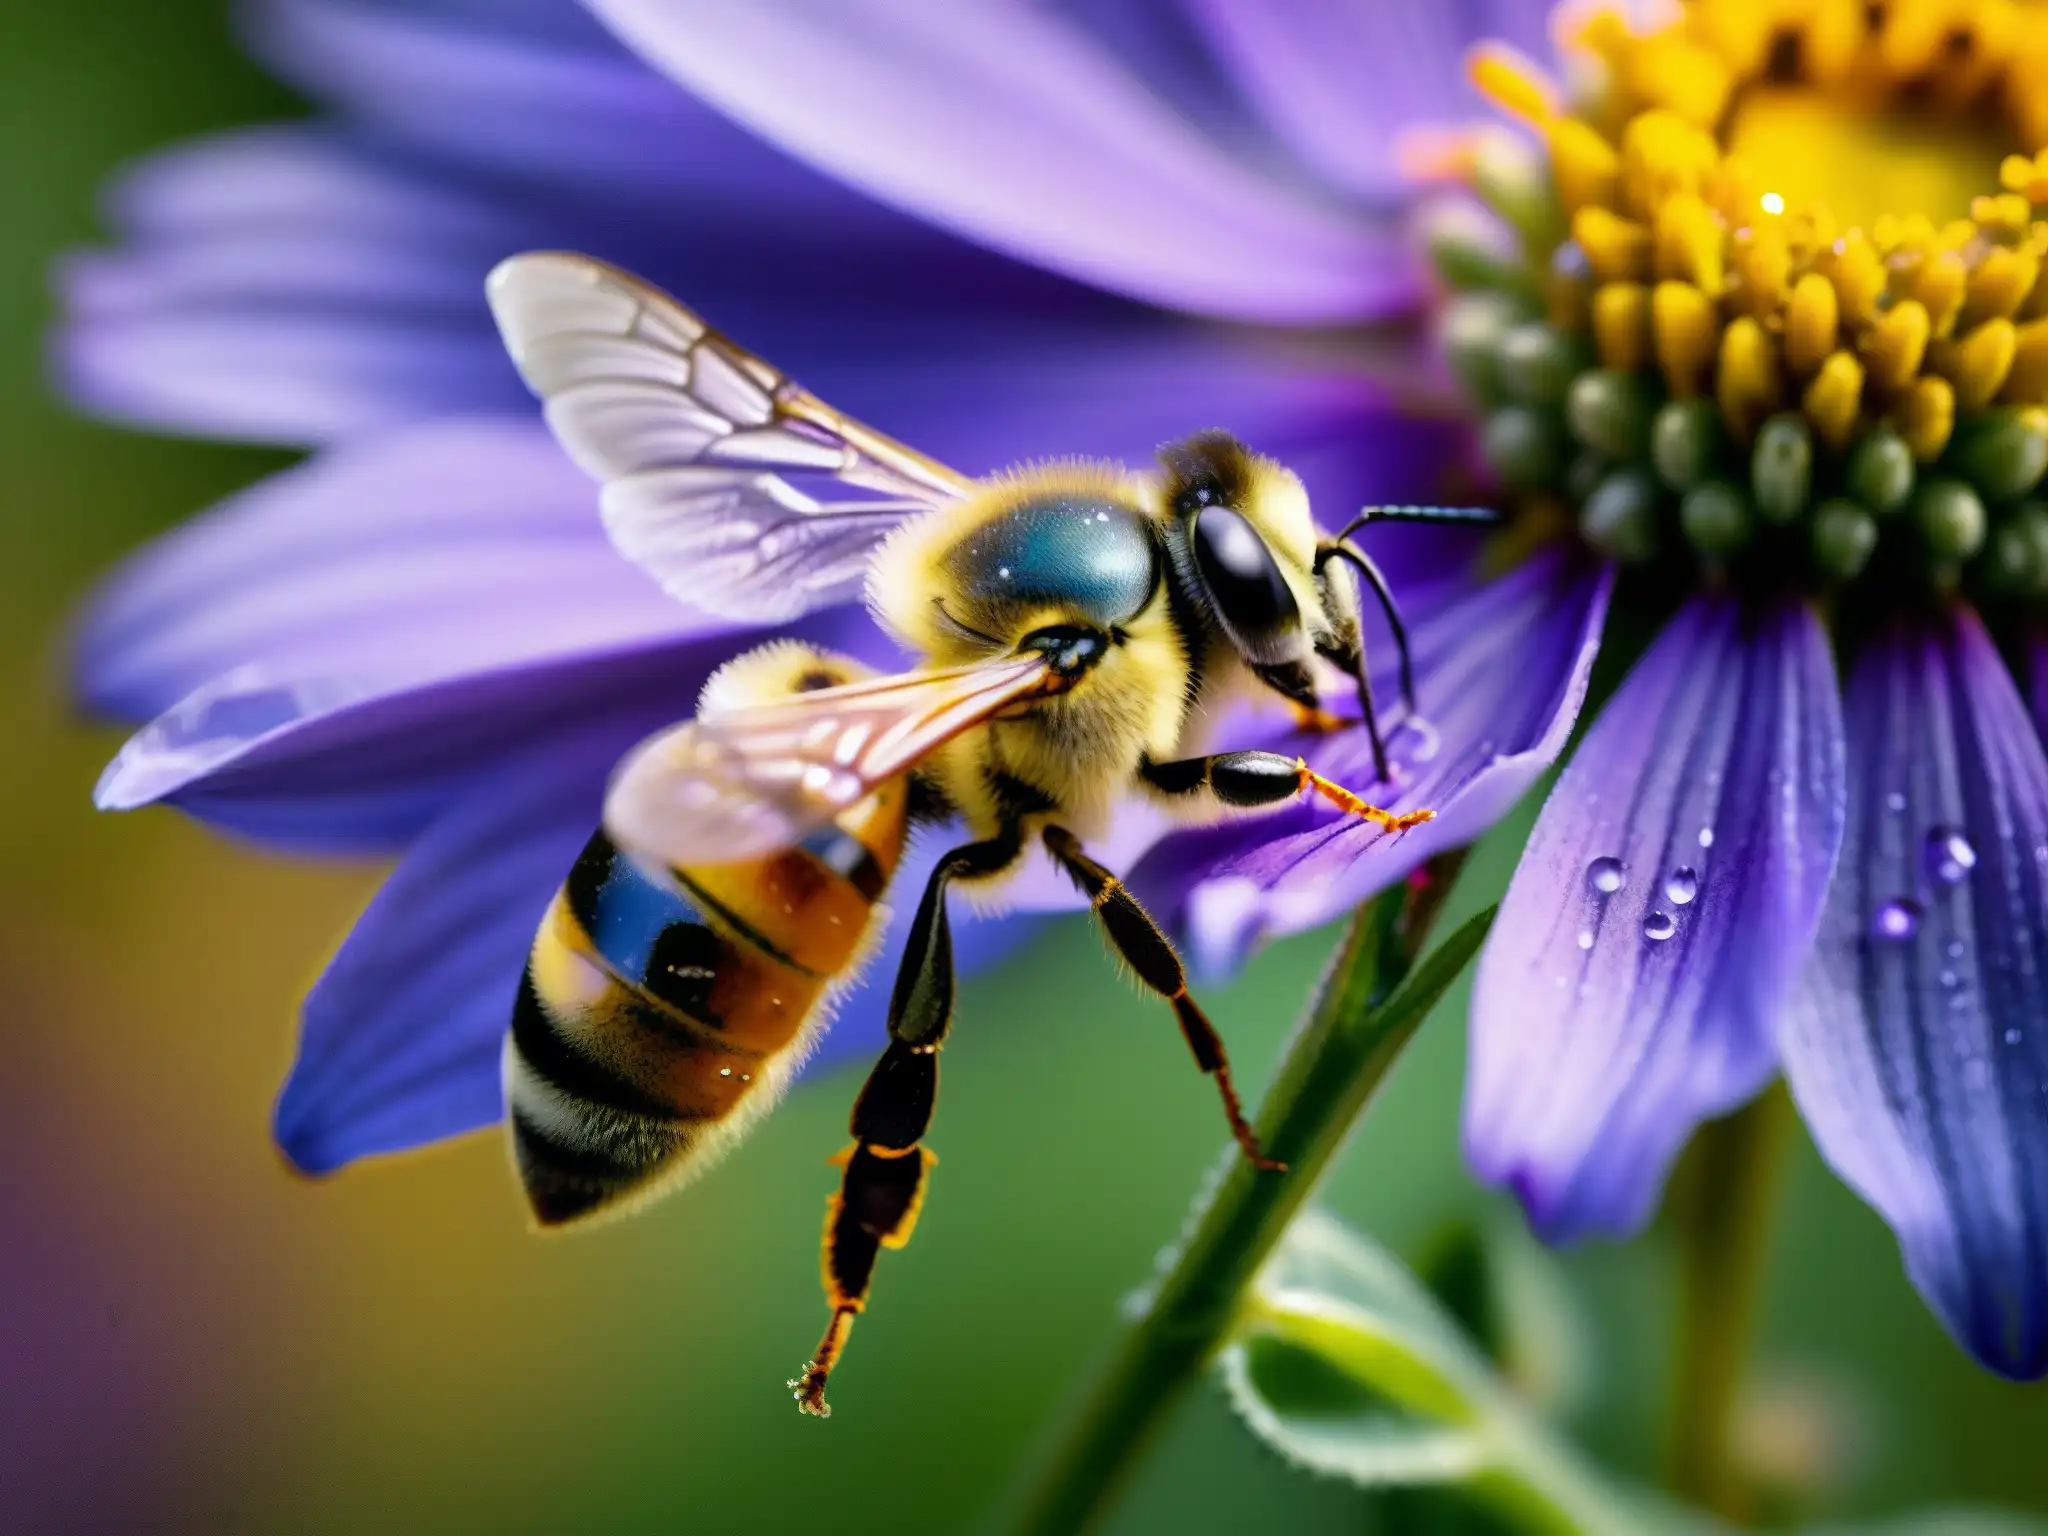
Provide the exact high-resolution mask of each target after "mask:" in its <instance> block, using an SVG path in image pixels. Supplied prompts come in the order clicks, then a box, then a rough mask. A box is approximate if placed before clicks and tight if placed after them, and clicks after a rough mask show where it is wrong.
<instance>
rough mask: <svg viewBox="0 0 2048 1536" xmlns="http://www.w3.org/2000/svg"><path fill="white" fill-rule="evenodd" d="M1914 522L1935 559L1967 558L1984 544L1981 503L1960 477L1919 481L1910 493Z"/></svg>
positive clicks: (1938, 477)
mask: <svg viewBox="0 0 2048 1536" xmlns="http://www.w3.org/2000/svg"><path fill="white" fill-rule="evenodd" d="M1913 522H1914V524H1915V526H1917V527H1918V528H1919V530H1920V537H1921V538H1923V539H1925V540H1926V541H1927V549H1928V552H1929V553H1930V554H1932V555H1933V556H1934V557H1935V558H1936V559H1937V560H1967V559H1969V558H1970V556H1972V555H1974V554H1975V553H1977V551H1978V549H1980V548H1981V547H1982V546H1983V543H1984V528H1985V516H1984V503H1983V502H1982V501H1981V500H1979V499H1978V496H1977V493H1976V492H1975V491H1974V490H1972V489H1971V488H1970V487H1969V486H1967V485H1965V484H1964V483H1963V482H1962V481H1960V480H1949V479H1946V478H1943V477H1940V476H1933V477H1930V478H1927V479H1924V480H1922V481H1921V482H1920V488H1919V489H1918V490H1916V491H1915V492H1914V493H1913Z"/></svg>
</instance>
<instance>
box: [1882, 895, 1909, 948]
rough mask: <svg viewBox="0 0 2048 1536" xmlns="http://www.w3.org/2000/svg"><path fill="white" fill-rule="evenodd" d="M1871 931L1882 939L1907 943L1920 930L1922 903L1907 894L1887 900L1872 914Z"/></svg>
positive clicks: (1896, 942)
mask: <svg viewBox="0 0 2048 1536" xmlns="http://www.w3.org/2000/svg"><path fill="white" fill-rule="evenodd" d="M1870 931H1871V933H1872V934H1874V935H1875V936H1876V937H1878V938H1880V939H1890V940H1891V941H1892V942H1893V943H1895V944H1903V943H1905V942H1906V940H1908V939H1910V938H1912V937H1913V935H1914V934H1916V933H1918V932H1919V931H1920V903H1919V902H1917V901H1914V900H1913V899H1912V898H1910V897H1906V896H1901V897H1898V898H1897V899H1895V900H1892V901H1888V902H1886V903H1885V904H1884V905H1883V906H1881V907H1879V908H1878V909H1877V911H1876V912H1875V913H1874V914H1872V916H1871V919H1870Z"/></svg>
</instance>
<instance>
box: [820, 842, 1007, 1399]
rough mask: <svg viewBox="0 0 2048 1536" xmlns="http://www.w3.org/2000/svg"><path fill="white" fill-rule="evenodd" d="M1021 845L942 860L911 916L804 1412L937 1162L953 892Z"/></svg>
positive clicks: (981, 847) (906, 1237)
mask: <svg viewBox="0 0 2048 1536" xmlns="http://www.w3.org/2000/svg"><path fill="white" fill-rule="evenodd" d="M1022 847H1023V835H1022V833H1021V832H1020V831H1019V830H1018V829H1016V828H1014V827H1012V828H1009V829H1007V830H1006V831H1005V832H1003V833H1002V834H1000V835H999V836H996V837H993V838H990V839H989V840H988V841H986V842H980V843H967V844H965V845H963V846H961V847H959V848H955V849H954V850H953V851H952V852H951V853H949V854H947V855H946V856H945V857H944V858H942V859H940V860H939V862H938V864H937V866H936V867H935V868H934V869H933V870H932V875H931V879H930V881H928V882H927V883H926V885H925V888H924V897H923V899H922V900H920V901H919V902H918V904H917V915H916V916H915V917H913V918H912V919H911V923H910V937H909V940H908V942H907V943H906V944H905V946H904V950H903V963H902V965H901V966H900V967H899V968H898V969H897V972H896V988H895V991H894V992H893V993H892V994H891V995H890V998H889V1046H888V1049H887V1050H885V1051H884V1052H883V1053H882V1059H881V1060H880V1061H878V1062H876V1063H875V1065H874V1069H873V1070H872V1071H871V1072H869V1073H868V1080H867V1083H866V1084H865V1085H864V1086H863V1087H862V1088H861V1091H860V1097H859V1098H858V1099H857V1100H855V1101H854V1106H853V1145H852V1146H850V1147H848V1148H847V1149H846V1150H845V1151H843V1152H841V1153H839V1154H838V1156H836V1157H834V1158H833V1159H832V1161H833V1163H834V1164H835V1165H837V1166H838V1167H840V1168H842V1169H844V1170H845V1172H844V1174H843V1175H842V1177H841V1179H840V1185H839V1192H838V1193H837V1194H835V1195H833V1196H832V1198H831V1199H830V1201H828V1202H827V1204H826V1207H825V1251H824V1264H823V1269H824V1279H825V1299H826V1300H827V1301H828V1302H830V1303H831V1306H832V1320H831V1321H830V1322H829V1323H827V1324H826V1325H825V1336H824V1337H823V1338H822V1339H820V1340H819V1341H818V1348H817V1350H816V1352H815V1353H813V1354H812V1356H811V1358H810V1359H809V1360H807V1361H805V1362H804V1372H803V1375H801V1376H799V1377H797V1378H796V1379H795V1380H794V1381H791V1382H790V1383H789V1385H790V1387H791V1388H792V1389H794V1391H795V1393H796V1404H797V1407H798V1408H800V1409H802V1410H803V1411H804V1412H805V1413H809V1414H815V1415H817V1416H818V1417H819V1418H825V1417H827V1416H828V1415H829V1414H830V1413H831V1412H832V1409H831V1407H830V1405H828V1404H827V1403H826V1401H825V1382H826V1379H827V1378H828V1377H829V1376H830V1375H831V1374H832V1367H833V1366H834V1365H835V1364H837V1363H838V1360H839V1355H840V1352H841V1351H842V1350H844V1349H845V1347H846V1336H847V1334H848V1333H849V1332H851V1331H852V1329H853V1320H854V1318H855V1317H856V1316H858V1315H859V1313H860V1311H861V1309H862V1308H863V1307H865V1306H866V1305H867V1299H868V1286H869V1283H870V1282H871V1281H872V1280H873V1278H874V1272H875V1260H876V1259H877V1258H879V1257H880V1256H881V1250H882V1249H884V1248H901V1247H902V1246H903V1245H904V1244H905V1243H907V1242H909V1241H910V1233H911V1229H912V1228H913V1227H915V1226H916V1225H917V1213H918V1209H919V1207H920V1206H921V1205H922V1204H923V1203H924V1194H925V1183H926V1180H927V1177H928V1175H929V1171H930V1169H931V1165H932V1164H933V1163H934V1162H936V1161H937V1159H936V1158H935V1157H934V1156H933V1154H932V1153H931V1152H930V1151H929V1150H928V1149H927V1148H925V1147H924V1146H923V1145H922V1143H923V1141H924V1134H925V1132H926V1131H927V1130H929V1129H930V1128H931V1123H932V1108H933V1106H934V1105H935V1104H936V1102H937V1100H938V1092H939V1047H940V1046H942V1045H944V1044H945V1041H946V1029H947V1026H948V1025H949V1024H950V1023H951V1022H952V1018H953V937H952V933H951V930H950V929H949V928H948V926H947V923H946V887H947V885H948V884H950V883H951V882H952V881H953V880H955V879H958V878H960V877H962V876H966V877H970V878H971V877H974V876H978V875H992V874H995V873H997V872H999V871H1001V870H1003V869H1007V868H1008V867H1009V866H1010V864H1011V863H1012V862H1014V861H1015V859H1016V857H1017V855H1018V853H1019V851H1021V849H1022Z"/></svg>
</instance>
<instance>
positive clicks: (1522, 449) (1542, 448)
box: [1479, 405, 1564, 491]
mask: <svg viewBox="0 0 2048 1536" xmlns="http://www.w3.org/2000/svg"><path fill="white" fill-rule="evenodd" d="M1479 451H1480V452H1481V453H1483V454H1485V455H1486V462H1487V463H1489V464H1491V465H1492V466H1493V472H1494V473H1495V474H1496V475H1499V476H1500V482H1501V484H1502V485H1504V486H1506V487H1507V488H1508V489H1509V490H1511V491H1534V490H1540V489H1542V488H1543V487H1544V486H1546V485H1549V484H1550V483H1551V482H1552V481H1554V480H1555V479H1556V478H1557V475H1558V472H1559V471H1560V470H1561V469H1562V468H1563V464H1564V435H1563V434H1562V433H1561V432H1559V431H1558V430H1557V424H1556V423H1555V422H1553V421H1552V420H1551V419H1550V418H1549V417H1548V416H1546V415H1544V414H1543V412H1541V411H1536V410H1531V409H1530V408H1529V407H1528V406H1526V405H1510V406H1507V407H1506V408H1504V409H1502V410H1498V411H1495V412H1494V413H1493V414H1492V415H1491V416H1489V417H1487V418H1486V425H1485V426H1484V427H1483V428H1482V429H1481V430H1480V434H1479Z"/></svg>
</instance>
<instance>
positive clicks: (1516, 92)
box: [1465, 43, 1558, 128]
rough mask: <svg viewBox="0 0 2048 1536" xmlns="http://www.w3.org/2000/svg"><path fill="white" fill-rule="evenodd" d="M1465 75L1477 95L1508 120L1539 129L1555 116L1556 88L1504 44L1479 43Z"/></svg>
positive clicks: (1532, 65) (1531, 64) (1535, 65)
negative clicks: (1518, 119) (1518, 120)
mask: <svg viewBox="0 0 2048 1536" xmlns="http://www.w3.org/2000/svg"><path fill="white" fill-rule="evenodd" d="M1465 72H1466V74H1467V75H1468V76H1469V77H1470V78H1471V81H1472V84H1473V85H1474V86H1475V87H1476V88H1477V89H1478V91H1479V94H1480V95H1482V96H1484V97H1485V98H1486V99H1487V100H1488V101H1490V102H1492V103H1493V104H1494V105H1495V106H1497V107H1499V108H1500V109H1501V111H1503V112H1505V113H1507V114H1508V116H1510V117H1519V118H1520V119H1521V120H1522V121H1523V122H1525V123H1528V124H1530V125H1531V126H1532V127H1537V128H1541V127H1542V126H1544V124H1546V123H1548V122H1549V121H1550V120H1551V119H1552V118H1553V117H1555V116H1557V100H1558V91H1557V87H1556V86H1555V85H1554V84H1552V83H1551V80H1550V77H1549V76H1548V75H1546V74H1544V72H1543V70H1542V69H1541V68H1540V67H1539V66H1538V65H1537V64H1535V63H1534V62H1533V61H1532V60H1530V59H1528V58H1527V57H1525V56H1524V55H1522V54H1520V53H1518V52H1516V51H1515V50H1514V49H1513V48H1510V47H1508V46H1507V45H1506V44H1504V43H1481V44H1480V45H1479V46H1478V47H1476V48H1474V49H1473V50H1472V52H1471V54H1470V56H1469V57H1468V58H1467V59H1466V63H1465Z"/></svg>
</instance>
